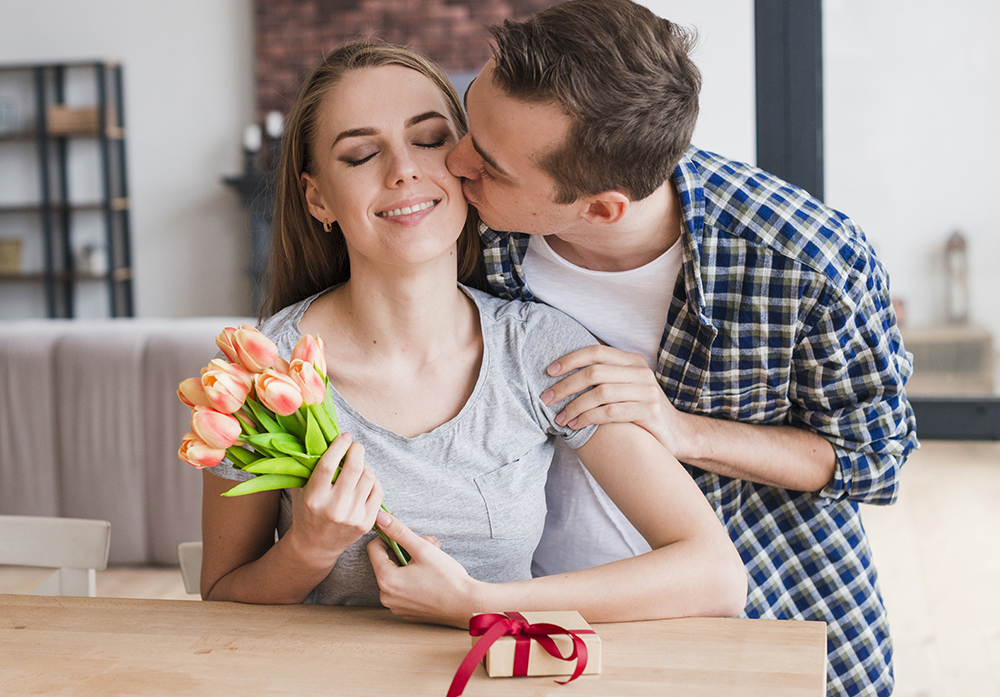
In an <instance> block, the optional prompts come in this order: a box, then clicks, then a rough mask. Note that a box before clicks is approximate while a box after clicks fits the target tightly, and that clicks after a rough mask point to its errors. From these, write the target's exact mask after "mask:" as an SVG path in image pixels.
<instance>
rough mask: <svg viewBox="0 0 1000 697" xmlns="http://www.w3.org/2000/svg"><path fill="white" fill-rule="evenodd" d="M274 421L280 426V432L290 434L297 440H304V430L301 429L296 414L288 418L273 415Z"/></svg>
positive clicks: (299, 420)
mask: <svg viewBox="0 0 1000 697" xmlns="http://www.w3.org/2000/svg"><path fill="white" fill-rule="evenodd" d="M274 419H275V421H277V422H278V425H279V426H281V430H282V431H284V432H285V433H291V434H292V435H293V436H295V437H296V438H298V439H299V440H302V439H303V438H305V435H306V429H305V428H303V427H302V421H301V419H300V418H299V416H298V414H292V415H290V416H282V415H281V414H275V415H274Z"/></svg>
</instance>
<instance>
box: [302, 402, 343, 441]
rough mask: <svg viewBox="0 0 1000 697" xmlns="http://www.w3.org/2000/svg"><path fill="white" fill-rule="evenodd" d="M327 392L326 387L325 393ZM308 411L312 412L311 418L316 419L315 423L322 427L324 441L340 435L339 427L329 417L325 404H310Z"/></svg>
mask: <svg viewBox="0 0 1000 697" xmlns="http://www.w3.org/2000/svg"><path fill="white" fill-rule="evenodd" d="M329 393H330V392H329V389H328V390H327V394H329ZM309 413H310V414H312V416H313V418H314V419H316V423H318V424H319V427H320V429H322V431H323V437H324V438H326V442H327V443H332V442H333V441H334V440H336V438H337V436H339V435H340V428H338V426H337V422H336V421H335V420H334V419H333V418H331V417H330V413H329V412H328V411H327V410H326V404H325V403H324V404H310V405H309ZM334 413H336V412H334Z"/></svg>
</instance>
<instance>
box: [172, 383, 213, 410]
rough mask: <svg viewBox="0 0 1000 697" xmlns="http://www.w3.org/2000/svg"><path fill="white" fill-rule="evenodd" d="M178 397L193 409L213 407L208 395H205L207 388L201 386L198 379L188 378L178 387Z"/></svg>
mask: <svg viewBox="0 0 1000 697" xmlns="http://www.w3.org/2000/svg"><path fill="white" fill-rule="evenodd" d="M177 396H178V397H179V398H180V400H181V401H182V402H184V404H186V405H188V406H189V407H191V408H192V409H194V408H195V407H208V406H211V405H212V402H211V400H209V398H208V395H207V394H205V386H204V385H202V384H201V380H200V379H198V378H188V379H187V380H184V381H183V382H181V384H180V385H178V386H177Z"/></svg>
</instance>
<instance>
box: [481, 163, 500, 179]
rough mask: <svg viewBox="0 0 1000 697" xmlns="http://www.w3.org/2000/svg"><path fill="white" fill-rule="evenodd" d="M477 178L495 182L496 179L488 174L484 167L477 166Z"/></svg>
mask: <svg viewBox="0 0 1000 697" xmlns="http://www.w3.org/2000/svg"><path fill="white" fill-rule="evenodd" d="M479 176H480V177H482V178H483V179H488V180H489V181H496V177H495V176H493V175H492V174H490V173H489V170H487V169H486V165H480V166H479Z"/></svg>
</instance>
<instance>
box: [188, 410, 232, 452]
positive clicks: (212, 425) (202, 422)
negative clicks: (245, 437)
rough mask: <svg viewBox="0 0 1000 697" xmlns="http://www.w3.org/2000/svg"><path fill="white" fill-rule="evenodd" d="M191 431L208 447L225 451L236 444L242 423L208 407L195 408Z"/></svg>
mask: <svg viewBox="0 0 1000 697" xmlns="http://www.w3.org/2000/svg"><path fill="white" fill-rule="evenodd" d="M191 430H192V431H194V433H195V435H196V436H198V438H200V439H201V440H203V441H204V442H205V443H206V444H207V445H208V447H210V448H215V449H219V450H225V449H226V448H230V447H232V446H233V445H235V444H236V442H237V441H238V440H239V437H240V433H241V429H240V422H239V421H237V420H236V418H235V417H233V416H230V415H229V414H223V413H221V412H218V411H215V410H214V409H210V408H208V407H195V408H194V411H193V412H192V413H191Z"/></svg>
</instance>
